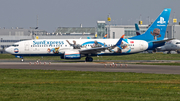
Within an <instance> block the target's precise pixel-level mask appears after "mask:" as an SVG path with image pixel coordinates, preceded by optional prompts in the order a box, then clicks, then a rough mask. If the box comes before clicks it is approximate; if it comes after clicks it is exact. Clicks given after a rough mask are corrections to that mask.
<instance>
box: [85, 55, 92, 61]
mask: <svg viewBox="0 0 180 101" xmlns="http://www.w3.org/2000/svg"><path fill="white" fill-rule="evenodd" d="M85 61H87V62H92V61H93V58H92V57H89V56H87V57H86V58H85Z"/></svg>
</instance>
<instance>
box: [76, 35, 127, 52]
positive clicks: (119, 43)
mask: <svg viewBox="0 0 180 101" xmlns="http://www.w3.org/2000/svg"><path fill="white" fill-rule="evenodd" d="M123 38H124V35H122V36H121V38H120V39H119V40H118V42H117V43H116V45H114V46H109V47H96V48H90V49H84V50H80V51H79V52H80V53H81V54H97V53H98V52H101V51H105V50H106V49H108V50H110V51H112V49H113V48H114V47H116V46H120V45H121V43H122V41H123ZM120 48H121V47H120Z"/></svg>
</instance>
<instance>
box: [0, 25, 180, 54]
mask: <svg viewBox="0 0 180 101" xmlns="http://www.w3.org/2000/svg"><path fill="white" fill-rule="evenodd" d="M148 27H149V26H148V25H139V28H140V32H141V33H144V32H145V31H146V30H147V29H148ZM109 33H110V34H109ZM106 34H107V38H111V39H115V38H120V37H121V36H122V35H123V34H125V38H130V37H133V36H136V31H135V25H107V24H106V22H105V21H97V26H96V27H82V25H80V27H58V28H57V29H56V31H55V32H52V33H47V31H45V30H39V29H35V28H34V29H33V28H30V29H23V28H11V29H5V28H3V29H0V53H4V49H5V48H6V47H8V46H10V45H12V44H13V43H15V42H19V41H22V40H29V39H35V38H36V37H37V36H38V38H39V39H90V38H91V39H93V38H98V39H102V38H103V37H104V36H105V35H106ZM179 34H180V25H168V26H167V30H166V35H165V37H166V38H176V39H180V35H179Z"/></svg>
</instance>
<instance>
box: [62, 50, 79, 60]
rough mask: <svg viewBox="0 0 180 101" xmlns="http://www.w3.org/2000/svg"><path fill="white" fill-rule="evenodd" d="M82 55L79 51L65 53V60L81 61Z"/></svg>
mask: <svg viewBox="0 0 180 101" xmlns="http://www.w3.org/2000/svg"><path fill="white" fill-rule="evenodd" d="M80 58H81V54H80V53H79V51H66V52H64V59H80Z"/></svg>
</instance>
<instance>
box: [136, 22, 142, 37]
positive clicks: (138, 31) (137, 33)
mask: <svg viewBox="0 0 180 101" xmlns="http://www.w3.org/2000/svg"><path fill="white" fill-rule="evenodd" d="M135 29H136V35H137V36H138V35H141V33H140V30H139V27H138V24H137V23H135Z"/></svg>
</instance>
